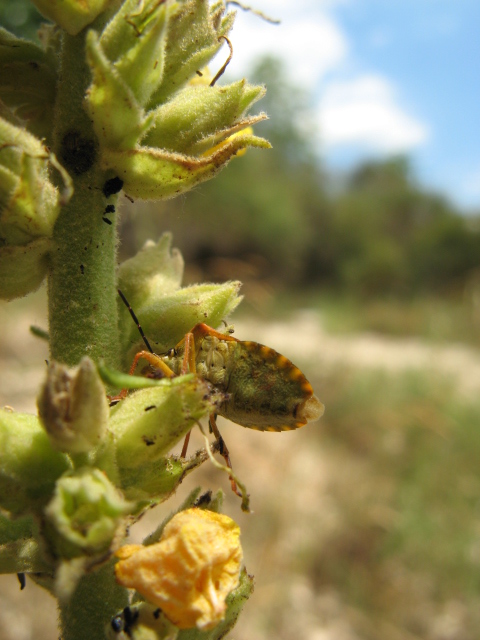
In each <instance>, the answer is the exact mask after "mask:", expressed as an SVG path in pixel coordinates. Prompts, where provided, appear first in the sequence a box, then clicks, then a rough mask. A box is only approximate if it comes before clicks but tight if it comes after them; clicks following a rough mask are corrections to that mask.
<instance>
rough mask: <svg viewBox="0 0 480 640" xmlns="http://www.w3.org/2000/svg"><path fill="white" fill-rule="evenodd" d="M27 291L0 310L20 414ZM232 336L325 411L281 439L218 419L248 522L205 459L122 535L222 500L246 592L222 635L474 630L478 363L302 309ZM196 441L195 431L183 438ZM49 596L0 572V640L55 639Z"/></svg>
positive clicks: (34, 376)
mask: <svg viewBox="0 0 480 640" xmlns="http://www.w3.org/2000/svg"><path fill="white" fill-rule="evenodd" d="M44 313H45V311H44V301H43V298H42V295H41V294H40V295H36V296H35V297H34V298H33V300H32V299H30V300H29V301H19V302H17V303H15V304H14V305H11V306H10V307H7V306H6V305H2V306H1V307H0V326H1V327H2V331H1V335H0V354H1V362H2V366H1V368H0V403H1V404H2V405H3V404H8V405H11V406H13V407H14V408H15V409H17V410H23V411H34V410H35V393H36V388H37V385H38V382H39V381H40V379H41V377H42V375H43V369H44V359H45V358H46V357H47V354H46V349H45V345H44V344H42V342H41V341H40V340H39V339H38V338H34V337H33V336H30V335H29V332H28V327H29V325H30V324H40V325H42V326H45V320H44ZM236 335H237V337H238V338H240V339H249V340H257V341H259V342H262V343H266V344H268V345H269V346H271V347H273V348H276V349H277V350H279V351H281V352H282V353H284V354H285V355H287V356H288V357H290V358H291V359H292V360H293V361H294V362H295V363H296V364H298V365H300V366H301V367H302V368H303V370H304V371H305V373H306V375H307V377H308V378H309V379H310V380H311V382H312V384H313V385H314V388H315V390H316V392H317V394H318V395H319V397H320V398H321V400H322V401H323V402H324V403H325V405H326V412H325V416H324V418H322V420H321V421H320V422H318V423H315V424H310V425H308V426H306V427H305V428H303V429H300V430H298V431H296V432H286V433H281V434H275V433H260V432H256V431H252V430H248V429H243V428H242V427H239V426H237V425H234V424H231V423H229V424H226V423H220V429H221V431H222V434H223V436H224V437H225V439H226V441H227V443H228V446H229V448H230V451H231V454H232V462H233V465H234V467H235V470H236V472H237V473H238V475H239V476H240V477H241V478H242V479H243V480H244V481H245V482H246V484H247V485H248V489H249V492H250V494H251V501H252V508H253V511H254V513H253V514H250V515H246V514H243V513H242V512H241V511H240V506H239V501H238V499H237V498H236V497H235V496H234V495H233V494H232V493H231V492H230V490H229V483H228V479H227V478H226V477H225V476H224V475H223V474H221V472H219V471H218V470H216V469H215V468H213V467H212V466H211V465H210V464H208V463H205V464H204V465H203V468H201V469H200V470H199V471H197V472H196V473H195V474H194V475H193V476H190V477H189V478H187V480H186V481H185V482H184V484H183V485H182V486H181V487H180V490H179V491H178V493H177V495H176V496H175V497H174V498H173V499H172V500H171V501H170V502H169V503H168V505H160V506H159V507H157V508H156V509H154V510H152V511H151V512H150V513H149V514H148V516H147V517H145V518H144V519H143V520H142V521H141V522H140V523H138V525H136V526H135V527H134V529H133V531H132V535H133V537H134V538H135V539H136V540H140V539H141V538H142V535H144V533H146V532H148V531H149V530H150V529H151V528H153V527H154V526H155V525H156V524H157V523H158V522H159V521H161V519H162V518H163V517H164V515H165V514H166V513H168V512H169V510H170V509H172V508H175V507H176V506H177V505H178V504H179V503H180V502H181V501H182V499H183V498H184V497H185V496H186V495H187V493H188V491H189V490H190V489H191V488H193V487H195V486H197V485H201V486H202V487H204V488H211V489H213V490H215V489H217V488H219V487H221V488H222V489H223V490H224V491H225V494H226V498H225V511H226V512H227V513H228V514H229V515H230V516H232V517H233V518H235V519H236V520H237V521H238V522H239V524H240V525H241V528H242V541H243V546H244V553H245V562H246V565H247V568H248V570H249V572H250V573H253V574H254V575H255V577H256V588H255V593H254V595H253V596H252V598H251V599H250V601H249V602H248V603H247V605H246V607H245V610H244V613H243V615H242V616H241V618H240V621H239V623H238V625H237V627H236V628H235V630H234V632H233V633H232V634H231V637H232V638H235V639H236V640H270V639H271V640H273V639H275V640H298V639H301V640H414V639H416V640H420V639H422V640H476V639H477V638H478V637H480V515H479V514H480V511H479V505H480V474H479V472H478V460H479V459H480V401H479V397H480V394H479V391H480V354H479V353H478V352H477V351H475V350H472V349H469V348H467V347H461V346H458V345H443V346H438V345H437V346H433V345H432V344H429V343H424V342H421V341H419V340H417V339H414V338H408V339H400V338H399V339H395V340H391V339H386V338H385V337H381V336H378V335H375V334H350V335H342V336H339V335H335V336H333V335H330V334H328V333H326V332H325V331H324V329H323V328H322V324H321V321H320V318H319V316H318V315H316V314H314V313H312V312H306V311H304V312H299V313H297V315H295V316H293V317H292V318H291V319H289V320H282V321H278V322H269V323H266V322H263V321H262V322H259V321H257V320H253V319H248V318H245V319H242V320H241V321H239V322H238V323H237V324H236ZM195 446H201V440H200V439H199V438H196V439H195V440H194V443H193V448H194V447H195ZM55 618H56V612H55V607H54V603H53V600H52V599H51V598H50V597H49V596H48V594H46V593H44V592H42V591H41V590H40V589H39V588H38V587H36V586H35V585H34V584H33V583H32V582H31V581H27V586H26V589H25V590H24V591H22V592H20V590H19V585H18V582H17V579H16V577H15V576H4V577H2V578H1V579H0V640H33V639H35V640H47V639H48V640H54V639H55V638H57V637H58V633H57V631H56V624H55Z"/></svg>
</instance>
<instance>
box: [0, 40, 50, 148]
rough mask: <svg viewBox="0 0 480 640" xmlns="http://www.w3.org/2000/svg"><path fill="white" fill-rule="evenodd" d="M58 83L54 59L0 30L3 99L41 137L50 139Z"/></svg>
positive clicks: (0, 76) (1, 94)
mask: <svg viewBox="0 0 480 640" xmlns="http://www.w3.org/2000/svg"><path fill="white" fill-rule="evenodd" d="M55 83H56V70H55V66H54V63H53V59H52V57H51V56H48V55H47V53H46V52H45V51H44V50H43V49H41V48H40V47H39V46H37V45H36V44H34V43H33V42H29V41H28V40H22V39H21V38H17V37H16V36H14V35H13V34H11V33H9V32H8V31H6V30H5V29H2V28H0V99H1V100H2V102H3V103H4V104H5V105H6V106H7V107H9V108H10V109H11V110H12V112H13V113H15V115H16V116H17V117H18V118H20V119H21V120H22V121H24V122H26V123H27V125H28V128H29V130H30V131H31V132H32V133H34V134H35V135H36V136H38V137H39V138H48V137H49V136H50V132H51V127H52V123H53V103H54V100H55Z"/></svg>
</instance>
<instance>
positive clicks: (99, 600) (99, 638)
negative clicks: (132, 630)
mask: <svg viewBox="0 0 480 640" xmlns="http://www.w3.org/2000/svg"><path fill="white" fill-rule="evenodd" d="M113 564H114V563H113V562H108V563H107V564H106V565H105V566H104V567H102V568H101V569H98V570H97V571H94V572H93V573H87V574H86V575H85V576H83V578H81V580H80V582H79V583H78V586H77V588H76V590H75V592H74V594H73V596H72V598H71V599H70V600H69V601H68V602H67V603H62V602H60V604H59V607H60V624H61V630H62V636H61V637H62V640H87V638H88V640H105V626H106V625H108V623H109V621H110V619H111V618H112V616H114V615H115V614H116V613H117V612H118V611H121V610H122V609H123V608H124V607H126V606H127V605H128V592H127V590H126V589H124V588H123V587H120V586H119V585H117V584H116V582H115V580H113V579H112V576H113Z"/></svg>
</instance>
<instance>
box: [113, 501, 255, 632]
mask: <svg viewBox="0 0 480 640" xmlns="http://www.w3.org/2000/svg"><path fill="white" fill-rule="evenodd" d="M239 537H240V528H239V527H238V525H237V524H236V523H235V522H234V521H233V520H232V519H231V518H229V517H228V516H225V515H222V514H218V513H214V512H213V511H206V510H201V509H198V508H192V509H187V510H186V511H180V512H179V513H177V514H176V515H175V516H174V517H173V518H172V519H171V520H170V522H169V523H168V524H167V525H166V526H165V529H164V531H163V533H162V536H161V538H160V541H159V542H158V543H155V544H152V545H150V546H147V547H143V546H141V545H126V546H125V547H122V548H121V549H119V551H118V552H117V555H118V556H119V557H120V558H121V560H120V562H118V563H117V564H116V566H115V576H116V579H117V582H118V583H119V584H121V585H123V586H125V587H128V588H130V589H136V590H137V591H138V592H139V593H140V594H141V595H143V596H144V597H145V598H146V599H147V600H148V601H149V602H151V603H153V604H156V605H157V606H159V607H160V608H161V609H162V611H163V612H164V614H165V615H166V616H167V618H168V619H169V620H170V621H171V622H173V623H174V624H175V625H176V626H177V627H179V628H180V629H191V628H194V627H197V628H198V629H201V630H208V629H212V628H213V627H215V626H216V625H217V624H218V623H219V622H220V621H221V620H223V619H224V617H225V613H226V609H227V605H226V602H225V600H226V598H227V596H228V595H229V593H230V592H231V591H233V590H234V589H235V588H236V587H237V585H238V584H239V575H240V565H241V562H242V548H241V546H240V541H239Z"/></svg>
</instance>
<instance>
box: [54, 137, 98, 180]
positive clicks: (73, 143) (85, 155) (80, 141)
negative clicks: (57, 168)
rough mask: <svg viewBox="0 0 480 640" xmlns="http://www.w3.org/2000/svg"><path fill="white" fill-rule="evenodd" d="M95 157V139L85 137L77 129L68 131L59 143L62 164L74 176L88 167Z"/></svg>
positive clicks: (80, 173)
mask: <svg viewBox="0 0 480 640" xmlns="http://www.w3.org/2000/svg"><path fill="white" fill-rule="evenodd" d="M96 157H97V149H96V144H95V141H94V140H92V139H91V138H85V137H84V136H83V135H82V134H81V133H80V132H79V131H75V130H71V131H68V132H67V133H66V134H65V135H64V136H63V139H62V142H61V144H60V159H61V162H62V164H63V166H64V167H65V168H66V169H67V171H69V172H70V173H73V174H75V175H76V176H80V175H82V173H85V172H86V171H88V170H89V169H90V167H91V166H92V165H93V164H94V162H95V160H96Z"/></svg>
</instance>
